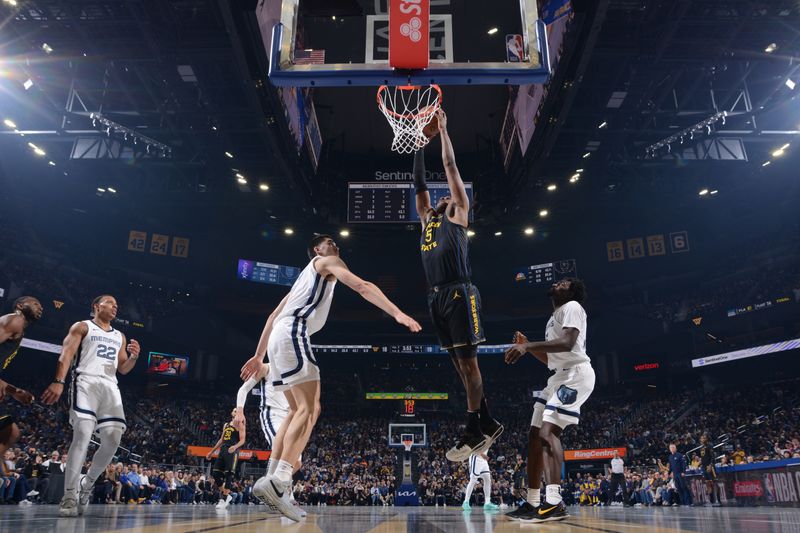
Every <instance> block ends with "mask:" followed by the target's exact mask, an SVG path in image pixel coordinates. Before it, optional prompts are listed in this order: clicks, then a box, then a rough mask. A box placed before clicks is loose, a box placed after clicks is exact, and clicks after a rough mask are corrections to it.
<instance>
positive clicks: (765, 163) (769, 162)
mask: <svg viewBox="0 0 800 533" xmlns="http://www.w3.org/2000/svg"><path fill="white" fill-rule="evenodd" d="M771 164H772V161H764V162H763V163H761V166H762V167H766V166H768V165H771Z"/></svg>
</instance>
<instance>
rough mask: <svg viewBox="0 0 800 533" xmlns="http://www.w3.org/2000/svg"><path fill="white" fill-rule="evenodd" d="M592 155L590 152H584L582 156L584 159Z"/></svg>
mask: <svg viewBox="0 0 800 533" xmlns="http://www.w3.org/2000/svg"><path fill="white" fill-rule="evenodd" d="M590 155H592V154H591V153H590V152H586V153H585V154H583V156H582V157H583V158H584V159H586V158H588V157H589V156H590Z"/></svg>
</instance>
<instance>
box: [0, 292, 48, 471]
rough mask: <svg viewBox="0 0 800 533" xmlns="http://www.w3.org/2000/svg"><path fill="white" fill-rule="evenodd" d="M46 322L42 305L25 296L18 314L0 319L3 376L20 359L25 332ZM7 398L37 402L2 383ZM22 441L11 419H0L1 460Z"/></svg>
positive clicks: (0, 391) (1, 395)
mask: <svg viewBox="0 0 800 533" xmlns="http://www.w3.org/2000/svg"><path fill="white" fill-rule="evenodd" d="M40 318H42V304H41V303H39V300H37V299H36V298H34V297H33V296H22V297H20V298H17V299H16V300H15V301H14V312H13V313H10V314H8V315H4V316H0V365H1V366H0V375H2V373H3V371H4V370H5V369H6V368H8V365H10V364H11V361H13V360H14V358H15V357H16V356H17V352H18V351H19V345H20V343H21V342H22V337H23V336H24V335H25V328H27V327H28V326H30V325H31V324H33V323H34V322H36V321H37V320H39V319H40ZM6 395H8V396H11V397H12V398H14V399H15V400H17V401H18V402H20V403H23V404H25V405H28V404H30V403H31V402H32V401H33V395H32V394H31V393H29V392H26V391H24V390H22V389H18V388H16V387H14V386H13V385H9V384H8V383H6V382H5V381H3V380H2V379H0V401H2V400H4V399H5V397H6ZM18 438H19V427H17V424H16V423H15V422H14V418H13V417H12V416H11V415H0V457H5V453H6V450H7V449H8V448H10V447H11V446H12V445H13V444H14V443H15V442H17V439H18ZM0 473H3V474H5V473H6V471H5V461H0Z"/></svg>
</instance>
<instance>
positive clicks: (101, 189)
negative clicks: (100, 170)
mask: <svg viewBox="0 0 800 533" xmlns="http://www.w3.org/2000/svg"><path fill="white" fill-rule="evenodd" d="M97 192H99V193H101V194H102V193H104V192H106V190H105V189H103V188H102V187H98V188H97Z"/></svg>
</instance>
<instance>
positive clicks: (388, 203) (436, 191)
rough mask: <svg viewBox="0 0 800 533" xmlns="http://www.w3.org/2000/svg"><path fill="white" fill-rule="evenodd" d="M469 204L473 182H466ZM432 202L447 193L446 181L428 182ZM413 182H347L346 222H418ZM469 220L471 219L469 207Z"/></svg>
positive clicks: (447, 194)
mask: <svg viewBox="0 0 800 533" xmlns="http://www.w3.org/2000/svg"><path fill="white" fill-rule="evenodd" d="M464 188H465V189H466V190H467V196H468V197H469V201H470V205H471V204H472V184H471V183H465V184H464ZM428 192H429V193H430V195H431V205H434V206H435V205H436V202H438V201H439V199H440V198H442V197H444V196H450V189H449V188H448V186H447V184H446V183H429V184H428ZM415 197H416V191H415V190H414V184H413V183H350V184H348V190H347V221H348V222H352V223H357V222H395V223H397V222H419V216H418V215H417V208H416V199H415ZM469 218H470V220H472V218H473V214H472V209H470V216H469Z"/></svg>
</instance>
